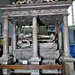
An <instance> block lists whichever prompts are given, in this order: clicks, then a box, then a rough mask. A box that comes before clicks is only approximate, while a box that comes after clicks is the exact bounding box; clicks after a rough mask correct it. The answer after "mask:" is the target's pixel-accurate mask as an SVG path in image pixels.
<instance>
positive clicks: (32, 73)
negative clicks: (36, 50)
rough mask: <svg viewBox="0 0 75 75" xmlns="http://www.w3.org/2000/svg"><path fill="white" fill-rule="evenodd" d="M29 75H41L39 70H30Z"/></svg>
mask: <svg viewBox="0 0 75 75" xmlns="http://www.w3.org/2000/svg"><path fill="white" fill-rule="evenodd" d="M31 75H41V74H40V72H39V70H31Z"/></svg>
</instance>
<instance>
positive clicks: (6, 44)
mask: <svg viewBox="0 0 75 75" xmlns="http://www.w3.org/2000/svg"><path fill="white" fill-rule="evenodd" d="M0 63H1V64H9V63H11V64H12V63H13V57H11V56H9V21H8V17H4V29H3V56H2V57H1V58H0ZM8 72H10V70H8V69H3V75H4V74H7V73H8Z"/></svg>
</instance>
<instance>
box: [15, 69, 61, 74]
mask: <svg viewBox="0 0 75 75" xmlns="http://www.w3.org/2000/svg"><path fill="white" fill-rule="evenodd" d="M14 73H31V70H21V69H18V70H14ZM41 73H42V74H61V70H41Z"/></svg>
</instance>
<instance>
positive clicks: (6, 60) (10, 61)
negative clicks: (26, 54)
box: [0, 56, 13, 75]
mask: <svg viewBox="0 0 75 75" xmlns="http://www.w3.org/2000/svg"><path fill="white" fill-rule="evenodd" d="M0 63H1V64H13V56H3V57H1V58H0ZM10 71H11V70H9V69H3V75H4V74H9V73H10Z"/></svg>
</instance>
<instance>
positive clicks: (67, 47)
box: [63, 16, 70, 56]
mask: <svg viewBox="0 0 75 75" xmlns="http://www.w3.org/2000/svg"><path fill="white" fill-rule="evenodd" d="M63 36H64V55H65V56H70V42H69V30H68V16H64V17H63Z"/></svg>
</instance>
